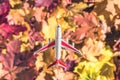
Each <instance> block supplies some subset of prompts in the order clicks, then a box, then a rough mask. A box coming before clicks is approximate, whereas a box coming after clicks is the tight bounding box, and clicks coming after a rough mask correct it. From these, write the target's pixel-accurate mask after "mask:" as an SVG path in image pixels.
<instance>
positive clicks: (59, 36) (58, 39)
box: [55, 26, 62, 60]
mask: <svg viewBox="0 0 120 80" xmlns="http://www.w3.org/2000/svg"><path fill="white" fill-rule="evenodd" d="M61 42H62V34H61V28H60V26H58V27H57V30H56V36H55V54H56V59H58V60H59V59H60V57H61V55H60V54H61Z"/></svg>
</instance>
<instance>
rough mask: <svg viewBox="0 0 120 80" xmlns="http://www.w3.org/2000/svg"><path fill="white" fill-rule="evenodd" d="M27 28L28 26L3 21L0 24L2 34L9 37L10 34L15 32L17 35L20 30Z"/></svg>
mask: <svg viewBox="0 0 120 80" xmlns="http://www.w3.org/2000/svg"><path fill="white" fill-rule="evenodd" d="M25 30H26V27H24V26H22V25H9V24H6V23H2V24H1V25H0V34H1V35H2V36H3V37H4V38H8V36H9V35H12V34H15V35H17V34H18V33H20V32H23V31H25Z"/></svg>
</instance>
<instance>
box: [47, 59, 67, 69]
mask: <svg viewBox="0 0 120 80" xmlns="http://www.w3.org/2000/svg"><path fill="white" fill-rule="evenodd" d="M55 65H58V66H61V67H63V68H64V69H66V67H67V65H66V64H65V63H63V62H62V61H61V60H55V61H54V62H53V63H52V64H50V65H49V66H48V68H50V67H53V66H55Z"/></svg>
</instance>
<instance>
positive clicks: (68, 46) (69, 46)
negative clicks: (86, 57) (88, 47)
mask: <svg viewBox="0 0 120 80" xmlns="http://www.w3.org/2000/svg"><path fill="white" fill-rule="evenodd" d="M61 46H62V47H65V48H68V49H71V50H72V51H74V52H76V53H79V54H81V52H80V51H79V50H78V49H76V48H74V47H73V46H72V45H70V44H68V43H67V42H65V41H64V40H62V42H61Z"/></svg>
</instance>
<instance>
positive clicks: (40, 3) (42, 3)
mask: <svg viewBox="0 0 120 80" xmlns="http://www.w3.org/2000/svg"><path fill="white" fill-rule="evenodd" d="M52 1H53V0H48V1H44V0H35V6H45V7H49V6H50V5H51V3H52Z"/></svg>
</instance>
